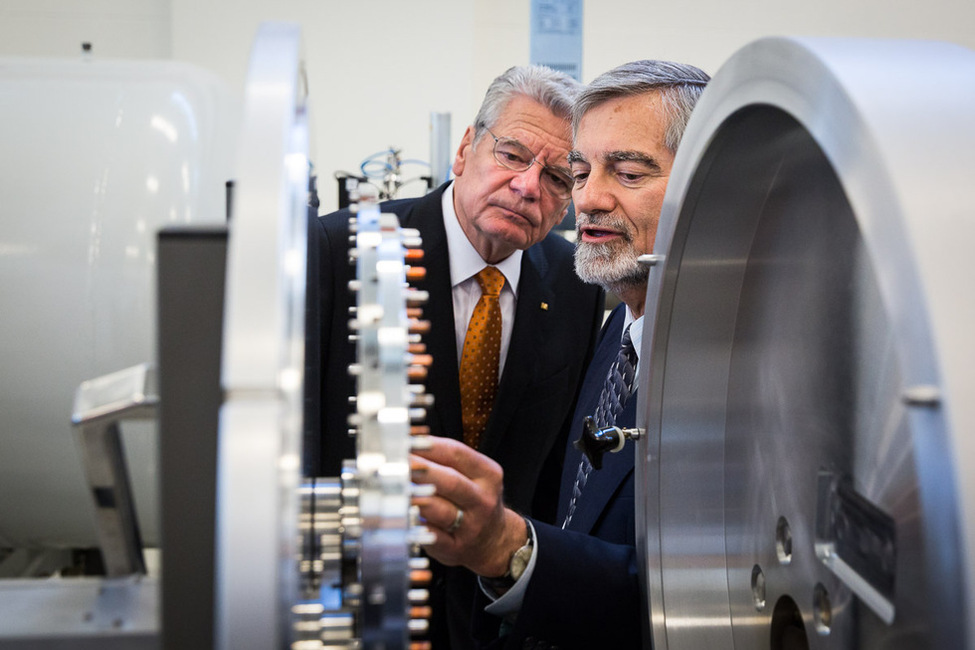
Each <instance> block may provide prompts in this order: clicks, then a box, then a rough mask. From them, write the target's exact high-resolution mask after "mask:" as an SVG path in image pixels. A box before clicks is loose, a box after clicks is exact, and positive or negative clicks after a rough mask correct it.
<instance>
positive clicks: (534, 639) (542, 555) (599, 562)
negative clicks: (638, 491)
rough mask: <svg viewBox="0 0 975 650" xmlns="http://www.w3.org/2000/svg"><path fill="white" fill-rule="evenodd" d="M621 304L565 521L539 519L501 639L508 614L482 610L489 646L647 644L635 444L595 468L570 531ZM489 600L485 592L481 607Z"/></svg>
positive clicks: (587, 399) (609, 330) (604, 351)
mask: <svg viewBox="0 0 975 650" xmlns="http://www.w3.org/2000/svg"><path fill="white" fill-rule="evenodd" d="M625 309H626V305H623V304H621V305H619V306H618V307H617V308H616V309H614V310H613V313H612V314H611V315H610V318H609V319H608V320H607V322H606V325H605V327H604V329H603V332H602V334H601V335H600V341H599V346H598V347H597V349H596V353H595V355H594V356H593V359H592V363H590V365H589V369H588V371H587V372H586V377H585V380H584V382H583V385H582V391H581V393H580V395H579V401H578V405H577V407H576V411H575V416H574V417H573V420H572V428H571V429H570V433H569V441H568V446H567V449H566V456H565V466H564V470H563V474H562V485H561V493H560V497H559V508H558V518H557V520H556V521H557V523H558V524H559V525H558V526H553V525H550V524H547V523H544V522H539V521H533V524H534V526H535V533H536V539H537V542H538V553H537V556H538V557H537V558H536V560H535V562H536V564H535V568H534V572H533V574H532V577H531V581H530V582H529V583H528V589H527V590H526V593H525V599H524V602H523V604H522V607H521V610H520V612H519V614H518V618H517V621H516V623H515V625H514V627H513V629H512V630H511V632H510V633H509V634H507V635H506V636H504V637H501V638H500V639H498V638H497V634H498V626H499V623H500V620H499V619H498V618H496V617H493V616H490V615H487V614H484V613H482V612H481V611H479V612H478V613H477V615H476V617H475V634H476V636H477V637H478V639H479V640H480V641H481V642H482V643H483V644H484V645H485V646H487V647H505V648H562V649H565V648H613V649H614V650H617V649H621V648H642V647H643V645H642V639H641V617H642V615H643V614H642V613H641V611H640V610H641V606H640V586H639V580H638V573H637V571H638V569H637V560H636V546H635V544H636V541H635V533H636V528H635V524H634V520H635V510H634V502H633V499H634V496H633V495H634V492H633V458H634V452H633V444H632V443H627V446H625V447H624V448H623V450H622V451H621V452H619V453H616V454H606V455H605V456H604V457H603V467H602V469H599V470H596V469H594V470H592V471H591V472H590V474H589V478H588V480H587V482H586V485H585V489H584V490H583V492H582V496H581V497H580V498H579V500H578V502H577V504H576V510H575V513H574V514H573V516H572V521H571V523H570V526H569V528H568V529H567V530H562V529H561V528H560V525H561V523H562V520H563V519H565V514H566V511H567V510H568V505H569V500H570V498H571V495H572V486H573V484H574V483H575V479H576V472H577V470H578V467H579V461H580V459H581V452H579V451H578V450H577V449H575V448H574V447H573V446H572V441H574V440H576V439H578V438H579V435H580V433H581V431H582V420H583V418H584V417H585V416H586V415H592V414H593V413H594V412H595V410H596V404H597V403H598V401H599V395H600V393H601V391H602V387H603V382H604V381H605V379H606V375H607V374H608V372H609V367H610V366H611V365H612V363H613V360H614V359H615V358H616V355H617V353H618V351H619V348H620V337H621V336H622V334H623V320H624V316H625V312H624V310H625ZM636 403H637V397H636V393H634V394H633V395H631V396H630V398H629V399H628V400H627V402H626V404H625V405H624V408H623V412H622V413H621V414H620V416H619V418H617V421H616V424H617V425H618V426H620V427H632V426H635V424H636ZM487 603H488V601H487V599H486V598H485V597H484V596H483V594H479V595H478V602H477V607H478V608H479V609H483V607H484V606H485V605H486V604H487Z"/></svg>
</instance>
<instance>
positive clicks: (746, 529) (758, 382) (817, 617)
mask: <svg viewBox="0 0 975 650" xmlns="http://www.w3.org/2000/svg"><path fill="white" fill-rule="evenodd" d="M973 114H975V53H973V52H970V51H968V50H965V49H963V48H960V47H956V46H951V45H947V44H939V43H920V42H869V41H847V40H800V39H794V40H792V39H766V40H762V41H758V42H756V43H754V44H752V45H750V46H748V47H746V48H744V49H743V50H741V51H740V52H739V53H737V54H736V55H735V56H734V57H732V59H731V60H730V61H729V62H728V63H727V64H726V65H725V66H724V67H723V68H722V69H721V70H719V72H718V73H717V74H716V75H715V77H714V80H713V81H712V83H711V86H710V87H709V88H708V89H707V90H706V91H705V94H704V96H703V97H702V99H701V101H700V103H699V105H698V107H697V108H696V109H695V113H694V115H693V117H692V119H691V123H690V124H689V126H688V130H687V133H686V135H685V137H684V141H683V143H682V145H681V149H680V152H679V154H678V157H677V161H676V164H675V168H674V173H673V174H672V176H671V180H670V187H669V189H668V194H667V199H666V202H665V208H664V212H663V214H662V217H661V225H660V229H659V232H658V238H657V242H656V246H655V251H654V252H655V253H656V254H658V255H662V256H665V261H664V262H663V263H661V264H658V265H657V266H656V267H655V268H654V270H653V271H652V272H651V283H650V288H649V293H648V302H647V304H648V313H649V314H651V315H652V316H653V315H655V318H653V317H651V318H648V319H647V322H648V324H647V330H648V331H647V335H646V336H645V337H644V346H645V349H644V355H645V356H644V358H649V359H650V363H649V367H650V372H649V373H648V374H647V375H645V376H644V377H643V378H642V379H643V383H642V385H641V388H640V399H641V406H640V411H641V414H642V416H643V417H644V418H645V421H644V425H645V426H646V429H647V433H648V435H647V436H645V437H644V438H643V439H642V440H641V441H640V443H639V445H638V447H637V454H638V455H637V473H638V476H637V484H638V485H639V486H640V487H639V488H638V492H639V494H638V517H640V518H642V523H643V525H642V526H638V530H640V531H641V533H645V535H644V537H643V538H642V539H640V540H638V543H639V549H640V552H641V554H642V560H643V562H644V567H645V575H644V577H645V579H646V587H647V595H648V597H649V603H648V608H649V609H648V611H649V614H650V617H649V618H650V622H651V628H652V633H653V640H654V644H655V647H656V648H657V649H658V650H661V649H675V648H705V647H706V648H749V649H751V648H772V649H774V650H780V649H785V648H790V649H791V648H846V647H851V648H853V647H855V648H919V647H944V648H947V647H951V648H967V647H972V646H973V644H975V634H973V625H975V617H973V616H972V615H971V609H972V600H971V589H972V585H973V584H975V580H973V567H972V559H973V558H975V553H973V539H975V534H973V533H975V510H973V503H972V500H973V498H975V484H973V480H972V478H971V475H972V472H971V471H970V467H969V465H970V464H971V463H972V461H973V459H975V455H973V451H975V450H973V442H972V440H971V436H970V435H968V436H966V433H969V434H970V432H971V431H972V430H973V428H972V427H973V425H975V410H973V407H972V396H973V395H975V393H973V389H975V375H973V373H972V372H971V370H970V368H971V365H972V362H973V361H975V344H973V341H972V335H971V331H972V329H973V328H972V326H973V324H975V293H973V292H972V291H971V288H970V286H969V284H970V282H971V278H973V277H975V272H973V271H975V268H973V266H975V262H973V261H972V258H971V255H970V253H969V251H968V250H967V248H968V242H971V241H973V240H975V192H973V185H972V182H971V179H972V178H975V129H973V128H972V125H971V115H973ZM647 355H649V356H647Z"/></svg>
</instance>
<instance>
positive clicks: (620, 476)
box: [569, 393, 637, 533]
mask: <svg viewBox="0 0 975 650" xmlns="http://www.w3.org/2000/svg"><path fill="white" fill-rule="evenodd" d="M636 402H637V396H636V393H633V394H632V395H630V397H629V399H628V400H627V401H626V406H624V407H623V412H622V413H621V414H620V417H619V419H618V420H617V426H620V427H630V426H633V423H634V422H635V421H636ZM577 437H578V436H577ZM634 453H635V452H634V446H633V443H632V442H629V443H627V444H626V446H624V447H623V449H622V450H621V451H619V452H618V453H615V454H606V455H604V456H603V466H602V468H601V469H598V470H597V469H593V470H592V471H591V472H589V478H588V479H587V481H586V487H585V489H584V490H583V491H582V496H581V497H579V500H578V502H577V503H576V511H575V514H573V515H572V522H571V523H570V524H569V529H570V530H577V531H581V532H584V533H589V532H591V531H592V528H593V526H594V525H595V524H596V521H597V520H598V519H599V516H600V515H601V514H602V512H603V509H604V508H605V507H606V504H607V503H609V500H610V499H611V498H612V496H613V494H614V493H615V492H616V489H617V488H618V487H619V485H620V483H622V482H623V481H624V479H626V477H627V476H629V475H630V473H631V472H632V471H633V462H634V457H633V455H634ZM580 457H581V456H580ZM578 465H579V464H578V461H577V462H576V465H575V467H576V468H578Z"/></svg>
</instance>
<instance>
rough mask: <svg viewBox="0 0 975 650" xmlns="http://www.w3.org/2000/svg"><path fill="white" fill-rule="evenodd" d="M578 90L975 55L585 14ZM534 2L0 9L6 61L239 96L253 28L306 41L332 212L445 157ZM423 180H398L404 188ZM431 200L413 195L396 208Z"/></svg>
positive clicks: (796, 21) (867, 26)
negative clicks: (76, 63) (371, 161)
mask: <svg viewBox="0 0 975 650" xmlns="http://www.w3.org/2000/svg"><path fill="white" fill-rule="evenodd" d="M583 15H584V29H583V78H584V80H589V79H592V78H593V77H594V76H596V75H597V74H599V73H600V72H603V71H605V70H607V69H609V68H610V67H612V66H614V65H617V64H619V63H622V62H624V61H628V60H632V59H638V58H662V59H673V60H679V61H685V62H687V63H693V64H695V65H698V66H700V67H702V68H704V69H705V70H707V71H708V72H710V73H714V72H715V71H716V70H717V69H718V68H719V67H720V65H721V64H722V63H723V62H724V61H725V60H727V58H728V57H729V56H730V55H731V54H732V53H733V52H734V51H735V50H737V49H738V48H739V47H741V46H743V45H745V44H746V43H748V42H750V41H752V40H754V39H756V38H759V37H762V36H769V35H811V36H853V37H870V38H876V37H881V38H925V39H937V40H947V41H953V42H956V43H959V44H961V45H965V46H967V47H970V48H973V49H975V29H972V25H975V2H972V0H931V1H929V2H924V3H917V2H907V1H906V0H816V1H812V0H805V1H804V2H798V1H797V0H739V1H738V2H734V3H732V2H728V0H685V1H684V2H670V3H664V2H648V1H647V0H591V1H589V2H586V3H585V5H584V14H583ZM529 16H530V3H529V1H528V0H414V1H413V2H403V0H344V1H340V0H205V1H201V0H0V55H10V54H15V55H42V56H77V53H78V51H79V48H80V43H81V41H84V40H90V41H92V42H93V43H94V51H95V55H96V56H105V57H127V58H166V57H172V58H175V59H179V60H183V61H188V62H191V63H195V64H197V65H200V66H203V67H205V68H208V69H210V70H213V71H215V72H216V73H218V74H219V75H221V76H222V77H224V78H225V79H226V80H227V81H228V82H229V83H230V84H231V85H232V87H234V88H237V89H242V88H243V83H244V79H245V76H246V70H247V57H248V52H249V48H250V44H251V42H252V39H253V37H254V34H255V32H256V30H257V26H258V25H259V24H260V22H261V21H264V20H287V21H294V22H298V23H299V24H300V25H301V26H302V31H303V34H304V40H305V51H306V55H307V61H308V75H309V85H310V88H311V96H312V112H313V115H312V120H313V129H314V139H315V142H314V145H313V149H314V152H313V153H314V156H315V161H316V164H317V168H318V172H319V189H320V193H321V197H322V205H323V209H331V208H333V207H334V206H335V204H336V201H337V199H336V190H335V181H334V180H333V178H332V175H333V173H334V172H335V171H337V170H346V171H353V172H355V171H357V170H358V166H359V163H360V162H361V161H362V160H363V159H364V158H365V157H366V156H368V155H370V154H373V153H376V152H378V151H381V150H384V149H386V148H387V147H389V146H395V147H398V148H400V149H402V155H403V157H404V158H414V159H422V160H429V155H430V151H429V115H430V112H431V111H449V112H450V113H451V114H452V121H453V124H452V139H451V146H452V147H456V145H457V143H458V141H459V140H460V137H461V134H462V133H463V130H464V127H465V126H466V125H467V124H468V122H469V121H470V120H471V119H472V118H473V116H474V113H475V111H476V109H477V105H478V103H479V101H480V97H481V94H482V93H483V91H484V89H485V88H486V86H487V84H488V83H489V82H490V80H491V79H492V78H493V77H494V76H495V75H496V74H498V73H499V72H501V71H502V70H504V69H505V68H507V67H508V66H510V65H514V64H520V63H527V62H528V52H529ZM420 171H421V169H420V168H417V167H408V168H406V169H404V172H405V173H406V175H407V176H409V175H411V174H412V173H419V172H420ZM422 190H423V187H422V185H420V184H414V185H412V186H407V187H406V188H404V191H403V193H402V195H404V196H405V195H411V194H415V193H417V192H421V191H422Z"/></svg>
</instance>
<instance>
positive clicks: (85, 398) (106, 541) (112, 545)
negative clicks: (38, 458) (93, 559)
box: [71, 363, 159, 578]
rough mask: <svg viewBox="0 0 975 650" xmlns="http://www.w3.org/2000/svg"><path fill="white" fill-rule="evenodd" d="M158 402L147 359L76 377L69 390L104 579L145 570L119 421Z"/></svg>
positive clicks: (142, 415) (147, 415) (148, 414)
mask: <svg viewBox="0 0 975 650" xmlns="http://www.w3.org/2000/svg"><path fill="white" fill-rule="evenodd" d="M158 403H159V397H158V394H157V391H156V377H155V368H154V367H153V366H152V365H151V364H148V363H146V364H141V365H138V366H133V367H131V368H127V369H125V370H120V371H118V372H114V373H111V374H108V375H103V376H101V377H98V378H96V379H91V380H88V381H85V382H82V384H81V385H80V386H79V387H78V390H77V392H76V393H75V401H74V411H73V414H72V416H71V422H72V424H73V425H74V427H75V431H76V432H77V434H78V440H79V442H80V446H81V452H82V459H83V462H84V466H85V476H86V478H87V480H88V487H89V488H90V490H91V496H92V499H93V501H94V504H95V525H96V529H97V533H98V541H99V544H100V545H101V550H102V560H103V561H104V563H105V571H106V574H107V575H108V576H109V577H110V578H116V577H121V576H127V575H132V574H144V573H145V572H146V567H145V560H144V558H143V556H142V538H141V535H140V533H139V522H138V519H137V518H136V514H135V502H134V500H133V497H132V487H131V484H130V482H129V474H128V469H127V467H126V464H125V454H124V450H123V447H122V438H121V436H120V435H119V423H120V422H121V421H122V420H147V419H152V418H154V417H155V415H156V407H157V405H158Z"/></svg>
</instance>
